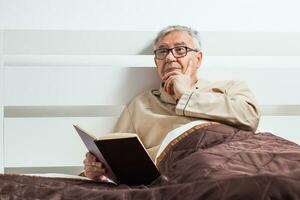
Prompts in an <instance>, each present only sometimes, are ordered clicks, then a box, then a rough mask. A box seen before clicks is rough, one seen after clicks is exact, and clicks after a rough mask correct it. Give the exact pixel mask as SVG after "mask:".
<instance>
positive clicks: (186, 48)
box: [154, 46, 199, 60]
mask: <svg viewBox="0 0 300 200" xmlns="http://www.w3.org/2000/svg"><path fill="white" fill-rule="evenodd" d="M179 47H181V48H182V47H183V48H185V54H183V55H180V56H178V55H176V56H175V55H174V52H173V49H175V48H179ZM159 50H167V51H168V53H167V54H166V55H165V56H164V57H163V58H158V57H157V56H156V52H157V51H159ZM170 51H171V52H172V55H173V56H174V57H175V58H182V57H184V56H186V55H187V53H188V52H190V51H194V52H198V51H199V50H198V49H192V48H190V47H187V46H176V47H173V48H159V49H156V50H154V56H155V59H157V60H164V59H165V58H166V57H167V56H168V55H169V53H170Z"/></svg>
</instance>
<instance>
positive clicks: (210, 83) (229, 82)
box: [197, 79, 247, 87]
mask: <svg viewBox="0 0 300 200" xmlns="http://www.w3.org/2000/svg"><path fill="white" fill-rule="evenodd" d="M197 85H198V86H199V87H201V86H202V87H217V86H224V87H226V86H234V85H247V83H246V82H245V81H243V80H213V81H208V80H205V79H199V81H198V82H197Z"/></svg>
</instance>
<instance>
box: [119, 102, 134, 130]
mask: <svg viewBox="0 0 300 200" xmlns="http://www.w3.org/2000/svg"><path fill="white" fill-rule="evenodd" d="M113 132H114V133H136V131H135V128H134V125H133V122H132V117H131V113H130V112H129V109H128V106H125V108H124V110H123V112H122V113H121V115H120V117H119V119H118V121H117V123H116V126H115V128H114V131H113Z"/></svg>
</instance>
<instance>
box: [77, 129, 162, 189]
mask: <svg viewBox="0 0 300 200" xmlns="http://www.w3.org/2000/svg"><path fill="white" fill-rule="evenodd" d="M73 126H74V128H75V129H76V131H77V132H78V134H79V136H80V137H81V139H82V141H83V143H84V144H85V146H86V147H87V149H88V150H89V151H90V152H91V153H92V154H94V155H95V156H96V157H97V159H98V160H99V161H100V162H101V163H102V164H103V165H104V166H105V168H106V170H107V176H108V178H109V179H111V180H112V181H113V182H115V183H116V184H127V185H140V184H145V185H147V184H150V183H151V182H152V181H154V180H155V179H156V178H157V177H159V176H160V173H159V171H158V169H157V168H156V166H155V164H154V163H153V161H152V160H151V158H150V156H149V154H148V152H147V151H146V149H145V148H144V146H143V144H142V142H141V141H140V139H139V137H138V136H137V135H136V134H133V133H114V134H107V135H105V136H102V137H100V138H98V139H97V138H96V137H94V136H92V135H90V134H89V133H87V132H86V131H84V130H83V129H82V128H80V127H79V126H77V125H73Z"/></svg>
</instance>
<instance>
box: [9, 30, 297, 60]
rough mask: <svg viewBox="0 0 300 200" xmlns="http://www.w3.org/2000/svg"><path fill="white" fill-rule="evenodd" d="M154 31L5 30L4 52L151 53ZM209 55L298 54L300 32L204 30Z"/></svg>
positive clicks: (202, 35)
mask: <svg viewBox="0 0 300 200" xmlns="http://www.w3.org/2000/svg"><path fill="white" fill-rule="evenodd" d="M155 35H156V33H155V32H151V31H148V32H147V31H65V30H5V31H4V54H5V55H11V54H18V55H23V54H29V55H32V54H41V55H52V54H63V55H68V54H76V55H78V54H79V55H80V54H84V55H150V54H152V50H153V44H152V40H153V38H154V37H155ZM201 38H202V41H203V42H202V43H203V50H204V51H205V52H206V54H207V55H210V56H299V55H300V33H299V32H202V33H201Z"/></svg>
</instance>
